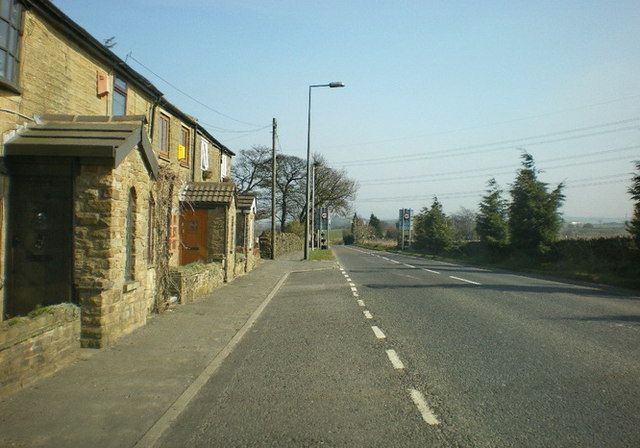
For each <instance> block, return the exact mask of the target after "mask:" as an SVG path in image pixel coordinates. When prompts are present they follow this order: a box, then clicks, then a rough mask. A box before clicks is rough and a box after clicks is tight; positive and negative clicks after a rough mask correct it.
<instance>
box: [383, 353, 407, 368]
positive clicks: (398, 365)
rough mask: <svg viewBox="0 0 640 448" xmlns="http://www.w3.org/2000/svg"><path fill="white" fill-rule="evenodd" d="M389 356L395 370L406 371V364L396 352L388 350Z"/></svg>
mask: <svg viewBox="0 0 640 448" xmlns="http://www.w3.org/2000/svg"><path fill="white" fill-rule="evenodd" d="M387 356H388V357H389V361H391V365H393V368H394V369H404V364H402V361H400V357H399V356H398V354H397V353H396V351H395V350H387Z"/></svg>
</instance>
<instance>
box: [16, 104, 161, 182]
mask: <svg viewBox="0 0 640 448" xmlns="http://www.w3.org/2000/svg"><path fill="white" fill-rule="evenodd" d="M145 123H146V118H145V117H144V115H129V116H121V117H107V116H82V115H43V116H40V117H38V119H37V121H36V123H35V124H32V125H28V126H27V127H25V128H23V129H20V130H18V131H17V132H16V133H15V135H14V136H13V137H11V138H10V139H9V140H8V141H7V142H6V143H5V144H4V156H5V157H10V156H36V157H37V156H40V157H78V158H80V159H88V160H87V162H89V163H97V164H107V165H110V166H113V167H114V168H115V167H117V166H118V165H119V164H120V163H121V162H122V161H123V160H124V159H125V157H126V156H127V155H128V154H129V153H130V152H131V150H132V149H134V148H136V147H138V148H139V149H140V153H141V156H142V158H143V160H144V163H145V165H146V166H147V169H148V170H149V172H150V173H151V174H152V176H153V177H155V176H157V174H158V170H159V167H158V160H157V159H156V156H155V154H154V153H153V150H152V149H151V142H150V141H149V137H148V136H147V133H146V131H145V128H144V124H145Z"/></svg>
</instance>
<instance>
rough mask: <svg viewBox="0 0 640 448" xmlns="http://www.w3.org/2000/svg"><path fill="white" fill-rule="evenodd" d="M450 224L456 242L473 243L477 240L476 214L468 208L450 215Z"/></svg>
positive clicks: (461, 208) (462, 208)
mask: <svg viewBox="0 0 640 448" xmlns="http://www.w3.org/2000/svg"><path fill="white" fill-rule="evenodd" d="M451 223H452V224H453V230H454V232H455V238H456V240H458V241H473V240H476V239H478V234H477V232H476V213H475V212H474V211H473V210H469V209H468V208H464V207H460V210H458V211H457V212H455V213H454V214H453V215H451Z"/></svg>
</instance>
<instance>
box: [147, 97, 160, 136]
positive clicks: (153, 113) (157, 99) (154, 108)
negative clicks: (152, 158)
mask: <svg viewBox="0 0 640 448" xmlns="http://www.w3.org/2000/svg"><path fill="white" fill-rule="evenodd" d="M160 101H162V96H159V97H158V98H156V100H155V101H154V102H153V105H152V106H151V125H150V126H149V140H151V141H153V130H154V128H155V124H156V108H157V107H158V104H160Z"/></svg>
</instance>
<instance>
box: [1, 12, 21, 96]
mask: <svg viewBox="0 0 640 448" xmlns="http://www.w3.org/2000/svg"><path fill="white" fill-rule="evenodd" d="M21 23H22V6H21V5H20V2H18V0H1V1H0V81H3V82H5V83H7V84H9V85H11V86H13V87H17V85H18V66H19V65H20V56H19V53H20V26H21Z"/></svg>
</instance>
